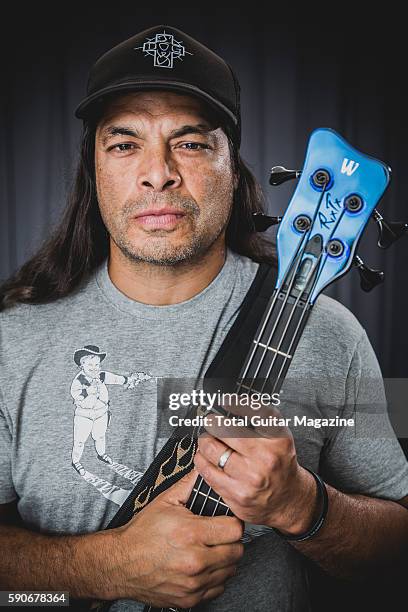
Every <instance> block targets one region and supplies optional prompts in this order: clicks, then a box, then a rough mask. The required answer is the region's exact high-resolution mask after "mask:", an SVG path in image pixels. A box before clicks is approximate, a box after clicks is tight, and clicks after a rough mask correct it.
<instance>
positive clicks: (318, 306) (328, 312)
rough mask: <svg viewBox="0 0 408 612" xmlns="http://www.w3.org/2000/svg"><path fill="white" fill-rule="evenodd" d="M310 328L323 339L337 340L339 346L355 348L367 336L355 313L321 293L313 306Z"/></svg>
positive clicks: (331, 341)
mask: <svg viewBox="0 0 408 612" xmlns="http://www.w3.org/2000/svg"><path fill="white" fill-rule="evenodd" d="M309 329H310V331H311V332H313V333H314V334H317V336H318V337H320V338H322V341H324V340H327V341H330V343H333V342H336V343H337V344H338V346H339V347H348V348H352V349H355V348H356V346H357V345H358V344H359V342H360V341H361V340H362V339H363V338H364V337H365V336H366V334H365V330H364V328H363V326H362V325H361V323H360V322H359V321H358V319H357V318H356V317H355V316H354V314H353V313H352V312H351V311H350V310H349V309H348V308H347V307H346V306H344V305H343V304H341V303H340V302H338V301H337V300H335V299H333V298H331V297H329V296H328V295H324V294H321V295H319V297H318V298H317V300H316V303H315V305H314V306H313V308H312V312H311V314H310V319H309Z"/></svg>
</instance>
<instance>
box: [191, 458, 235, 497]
mask: <svg viewBox="0 0 408 612" xmlns="http://www.w3.org/2000/svg"><path fill="white" fill-rule="evenodd" d="M194 466H195V468H196V469H197V470H198V472H199V473H200V474H201V476H202V477H203V479H204V480H205V482H206V483H207V485H209V486H210V487H211V488H212V489H214V491H216V493H217V494H218V495H220V496H221V497H222V498H223V500H224V501H225V503H226V504H228V500H229V499H234V494H235V492H236V491H237V490H238V489H239V488H240V486H242V478H241V477H239V478H234V477H233V476H230V475H229V474H226V473H225V471H224V470H221V469H220V468H218V467H215V465H213V464H212V463H210V462H209V461H208V460H207V459H206V458H205V457H204V456H203V455H202V454H201V453H200V452H199V451H197V453H196V454H195V457H194Z"/></svg>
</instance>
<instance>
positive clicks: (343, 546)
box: [291, 485, 408, 578]
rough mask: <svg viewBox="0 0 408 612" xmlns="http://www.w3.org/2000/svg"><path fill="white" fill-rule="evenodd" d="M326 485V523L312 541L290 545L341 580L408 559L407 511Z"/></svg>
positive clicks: (366, 573)
mask: <svg viewBox="0 0 408 612" xmlns="http://www.w3.org/2000/svg"><path fill="white" fill-rule="evenodd" d="M326 486H327V491H328V496H329V511H328V514H327V517H326V520H325V523H324V524H323V527H322V528H321V529H320V531H319V532H318V533H317V534H316V535H315V536H313V537H312V538H311V539H310V540H305V541H304V542H291V543H292V544H293V546H294V547H295V548H296V549H297V550H299V551H300V552H301V553H303V554H304V555H306V556H307V557H309V558H310V559H312V560H313V561H315V562H316V563H318V564H319V565H320V566H321V567H322V568H323V569H324V570H325V571H327V572H328V573H330V574H332V575H334V576H337V577H340V578H358V577H364V576H367V575H369V574H370V573H372V572H373V571H375V570H376V569H380V568H384V567H386V566H389V565H390V564H395V563H400V562H401V561H402V559H403V557H404V556H405V557H406V556H407V551H408V510H407V509H406V508H404V507H402V506H401V505H399V504H397V503H395V502H392V501H386V500H381V499H376V498H370V497H365V496H362V495H347V494H344V493H341V492H340V491H337V490H336V489H334V488H333V487H330V486H328V485H326Z"/></svg>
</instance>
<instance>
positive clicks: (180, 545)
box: [107, 470, 244, 608]
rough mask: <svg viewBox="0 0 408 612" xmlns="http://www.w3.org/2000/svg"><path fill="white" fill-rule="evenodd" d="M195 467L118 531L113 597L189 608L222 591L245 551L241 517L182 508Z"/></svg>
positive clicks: (111, 573)
mask: <svg viewBox="0 0 408 612" xmlns="http://www.w3.org/2000/svg"><path fill="white" fill-rule="evenodd" d="M197 477H198V474H197V472H196V471H195V470H192V472H190V474H188V475H187V476H185V477H184V478H182V479H181V480H180V481H179V482H177V483H176V484H175V485H173V486H172V487H170V489H168V490H167V491H165V492H164V493H162V494H161V495H159V496H158V497H157V498H156V499H155V500H154V501H152V502H151V503H150V504H149V505H148V506H146V508H144V509H143V510H141V511H140V512H139V513H138V514H137V515H135V516H134V517H133V518H132V519H131V521H129V523H127V524H126V525H125V526H124V527H120V528H118V529H116V530H114V532H115V533H114V544H113V550H112V554H111V559H112V566H111V567H110V568H109V584H108V585H107V588H108V593H107V595H108V597H107V598H109V599H123V598H124V599H136V600H139V601H143V602H147V603H150V604H152V605H153V606H155V607H159V608H161V607H165V608H166V607H170V606H176V607H178V608H190V607H193V606H195V605H197V604H198V603H199V602H201V601H204V600H207V599H213V598H214V597H217V596H219V595H221V593H223V591H224V585H225V582H226V580H227V579H228V578H230V577H231V576H233V575H234V574H235V571H236V567H237V563H238V561H239V560H240V558H241V557H242V555H243V550H244V549H243V544H242V543H241V542H240V541H239V540H240V538H241V537H242V533H243V527H242V523H241V521H239V520H238V519H237V518H235V517H227V516H220V517H204V516H196V515H194V514H192V512H190V510H188V509H187V508H185V507H184V504H185V503H186V502H187V500H188V498H189V496H190V493H191V490H192V488H193V485H194V483H195V481H196V479H197Z"/></svg>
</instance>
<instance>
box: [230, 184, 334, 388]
mask: <svg viewBox="0 0 408 612" xmlns="http://www.w3.org/2000/svg"><path fill="white" fill-rule="evenodd" d="M327 184H328V183H325V185H324V187H323V189H322V193H321V195H320V196H319V199H318V202H317V206H316V209H315V212H314V215H313V217H312V220H311V223H310V227H309V229H308V231H307V232H305V234H304V236H303V240H302V242H305V243H306V244H305V245H304V246H303V247H302V251H300V258H302V257H303V255H304V248H305V247H306V245H307V243H308V240H309V236H310V234H311V232H312V229H313V226H314V223H315V221H316V218H317V213H318V211H319V209H320V206H321V203H322V201H323V197H324V194H325V193H326V186H327ZM296 259H298V258H296ZM295 263H296V266H295ZM292 269H293V277H292V280H291V283H290V285H289V288H288V290H287V292H286V296H285V299H284V301H283V303H282V308H281V310H280V312H279V314H278V317H277V320H278V323H279V322H280V319H281V315H282V314H283V311H284V308H285V306H286V304H287V301H288V299H289V295H290V292H291V291H292V287H293V284H294V281H295V278H296V271H297V262H296V260H295V261H294V262H293V263H292V265H291V268H290V270H292ZM295 308H296V306H295V307H293V308H292V312H291V315H290V316H291V317H292V315H293V314H294V312H295ZM276 327H277V324H275V325H274V326H273V329H272V332H271V333H270V335H269V338H268V342H267V343H266V345H265V348H264V349H263V354H262V357H261V359H260V362H259V363H258V367H257V368H256V370H255V373H254V375H253V377H252V378H253V379H254V378H255V377H256V375H257V374H258V372H259V370H260V368H261V367H262V364H263V361H264V359H265V357H266V355H267V354H268V347H269V344H270V341H271V338H272V336H273V334H274V333H275V331H276ZM262 333H263V332H261V334H260V335H259V339H260V338H261V337H262ZM283 339H284V337H283V335H282V337H281V343H282V342H283ZM257 347H258V346H257V343H255V351H256V349H257ZM255 351H254V352H253V354H255ZM277 355H278V353H276V354H275V358H276V356H277ZM249 367H250V364H248V365H247V368H246V371H248V369H249ZM252 385H253V383H252V384H251V385H250V388H249V390H251V389H252ZM241 386H242V382H241V383H240V387H239V390H240V389H241Z"/></svg>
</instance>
